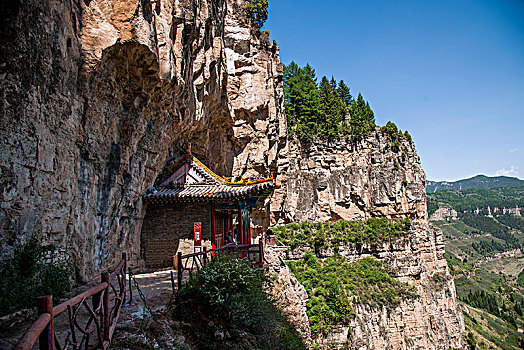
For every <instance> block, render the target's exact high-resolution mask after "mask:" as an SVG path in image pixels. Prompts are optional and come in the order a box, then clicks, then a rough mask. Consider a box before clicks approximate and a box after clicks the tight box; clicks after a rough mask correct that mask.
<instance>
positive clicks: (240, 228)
mask: <svg viewBox="0 0 524 350" xmlns="http://www.w3.org/2000/svg"><path fill="white" fill-rule="evenodd" d="M242 220H243V219H242V206H241V205H240V202H238V237H239V239H240V244H244V227H243V226H244V225H242V224H243V222H242Z"/></svg>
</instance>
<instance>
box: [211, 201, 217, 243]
mask: <svg viewBox="0 0 524 350" xmlns="http://www.w3.org/2000/svg"><path fill="white" fill-rule="evenodd" d="M213 246H215V247H216V246H217V242H216V237H215V203H213V202H211V249H213V248H214V247H213Z"/></svg>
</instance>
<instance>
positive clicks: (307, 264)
mask: <svg viewBox="0 0 524 350" xmlns="http://www.w3.org/2000/svg"><path fill="white" fill-rule="evenodd" d="M287 264H288V266H289V267H290V269H291V271H292V272H293V273H294V274H295V276H296V277H297V279H298V280H299V282H300V283H302V285H303V286H304V288H305V289H306V291H307V293H308V296H309V301H308V302H307V314H308V318H309V323H310V327H311V332H312V333H313V335H325V334H327V333H328V332H329V330H330V328H331V325H333V324H336V323H341V322H347V321H348V320H349V319H350V318H351V317H352V316H353V314H354V313H353V309H352V303H363V304H368V305H371V306H383V305H384V306H388V307H389V306H393V305H398V304H399V303H400V302H401V301H402V300H403V299H406V298H412V297H415V296H416V293H415V291H414V289H413V288H412V287H409V286H408V285H407V284H405V283H401V282H399V281H397V280H396V279H394V278H393V277H391V276H390V275H389V274H388V273H387V272H386V271H385V269H384V267H383V265H382V263H381V262H380V261H378V260H375V259H373V258H364V259H360V260H358V261H356V262H353V263H351V264H349V263H347V262H345V261H344V259H343V258H342V257H340V256H335V257H332V258H327V259H325V260H324V261H320V260H319V259H317V258H316V256H315V255H314V254H313V253H312V252H307V253H306V254H305V255H304V258H303V259H299V260H296V261H289V262H287Z"/></svg>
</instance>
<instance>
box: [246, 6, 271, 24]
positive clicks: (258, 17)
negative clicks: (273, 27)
mask: <svg viewBox="0 0 524 350" xmlns="http://www.w3.org/2000/svg"><path fill="white" fill-rule="evenodd" d="M248 1H249V2H248V3H247V4H246V10H247V13H248V14H249V16H250V17H251V20H252V22H253V24H254V25H255V26H256V27H257V28H259V29H260V28H262V26H263V25H264V23H265V22H266V20H267V17H268V12H267V6H268V2H267V0H248Z"/></svg>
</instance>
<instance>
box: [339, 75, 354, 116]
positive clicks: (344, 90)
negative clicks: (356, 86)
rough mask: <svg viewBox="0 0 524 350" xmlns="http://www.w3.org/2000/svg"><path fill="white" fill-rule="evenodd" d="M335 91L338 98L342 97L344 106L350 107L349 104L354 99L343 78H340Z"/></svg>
mask: <svg viewBox="0 0 524 350" xmlns="http://www.w3.org/2000/svg"><path fill="white" fill-rule="evenodd" d="M337 92H338V95H339V96H340V98H341V99H342V101H343V102H344V104H345V105H346V107H347V108H348V109H349V107H351V105H352V104H353V102H355V101H354V100H353V96H351V92H350V91H349V87H348V86H347V85H346V84H345V83H344V80H341V81H340V82H339V83H338V88H337Z"/></svg>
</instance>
